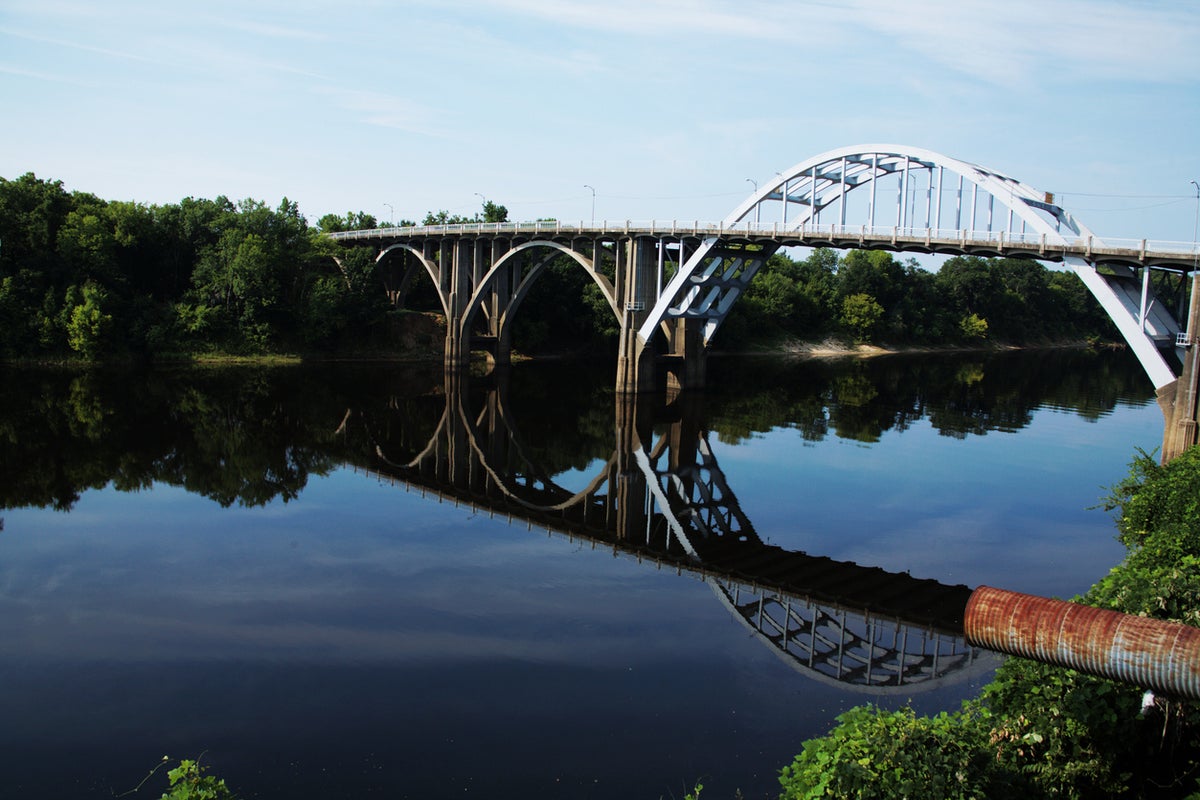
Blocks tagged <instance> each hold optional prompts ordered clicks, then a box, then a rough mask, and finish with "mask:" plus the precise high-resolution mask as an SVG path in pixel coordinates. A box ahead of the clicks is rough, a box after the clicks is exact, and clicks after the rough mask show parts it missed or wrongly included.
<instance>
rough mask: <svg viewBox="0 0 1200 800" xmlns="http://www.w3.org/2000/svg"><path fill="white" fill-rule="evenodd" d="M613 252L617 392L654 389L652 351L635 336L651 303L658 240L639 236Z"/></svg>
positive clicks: (643, 341)
mask: <svg viewBox="0 0 1200 800" xmlns="http://www.w3.org/2000/svg"><path fill="white" fill-rule="evenodd" d="M616 251H617V252H616V255H617V268H616V280H615V288H616V294H617V299H618V301H619V302H620V303H621V309H622V311H621V339H620V344H619V348H620V349H619V350H618V352H617V391H618V392H620V393H622V394H625V393H636V392H648V391H652V390H653V389H654V353H653V352H651V351H650V349H649V347H648V346H647V343H646V341H645V340H644V339H642V338H641V337H640V336H638V328H639V327H641V324H642V323H643V322H644V321H645V320H646V317H647V315H648V314H649V309H650V307H651V306H652V305H653V298H654V279H655V270H656V267H657V264H658V241H657V240H656V239H653V238H651V237H649V236H641V237H637V238H633V239H629V240H626V241H624V242H621V243H619V244H618V246H617V248H616Z"/></svg>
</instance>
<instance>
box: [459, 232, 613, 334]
mask: <svg viewBox="0 0 1200 800" xmlns="http://www.w3.org/2000/svg"><path fill="white" fill-rule="evenodd" d="M597 246H598V245H597ZM536 248H549V249H551V250H554V251H556V252H554V253H551V254H549V255H547V257H546V258H544V259H542V260H541V261H539V262H538V263H537V265H536V266H534V268H533V269H532V270H530V271H529V273H528V274H526V275H525V276H523V277H522V279H521V283H520V285H519V286H517V287H515V288H514V289H513V292H512V296H511V298H509V300H508V302H507V303H506V305H505V307H504V310H503V312H502V314H501V319H500V328H499V333H500V335H501V336H504V335H505V334H506V333H507V332H508V327H509V326H510V325H511V324H512V319H513V315H514V314H515V313H516V311H517V309H518V308H520V306H521V302H522V301H523V300H524V299H525V296H526V295H527V294H529V290H530V288H532V286H533V284H534V282H535V281H536V280H537V278H538V276H539V275H540V274H541V272H542V270H543V269H544V268H545V266H546V264H548V263H549V262H550V260H551V259H552V258H554V257H555V256H556V255H565V256H568V257H569V258H571V260H573V261H575V263H577V264H579V266H581V267H582V268H583V269H584V271H585V272H586V273H587V274H588V276H589V277H591V279H592V282H593V283H595V284H596V285H597V286H599V287H600V292H601V293H602V294H603V295H604V299H605V300H607V301H608V305H609V308H611V309H612V312H613V316H614V318H615V319H616V320H617V321H618V322H620V319H621V315H620V311H619V306H618V305H617V301H616V291H615V290H614V288H613V285H612V283H611V282H610V281H609V280H608V278H607V277H605V276H604V275H602V274H600V273H599V272H597V271H596V269H595V265H594V263H593V261H591V260H589V259H587V258H586V257H584V256H583V255H582V254H580V253H578V252H576V251H574V250H572V249H571V248H569V247H567V246H566V245H563V244H560V243H559V242H554V241H549V240H545V239H538V240H536V241H532V242H524V243H522V244H519V245H517V246H516V247H513V248H512V249H510V250H509V251H508V252H506V253H505V254H504V255H503V256H501V257H500V258H498V259H496V262H495V263H494V264H492V266H491V268H490V269H488V271H487V272H486V273H485V274H484V275H483V277H482V278H481V279H480V281H479V283H478V285H476V286H475V289H474V291H473V292H472V294H471V299H470V300H468V301H467V304H466V306H465V307H464V309H463V314H462V319H461V321H460V323H459V324H460V328H459V330H461V331H462V334H463V335H464V336H466V335H467V332H468V331H470V329H471V328H470V326H471V323H472V321H473V320H474V318H475V314H476V313H478V311H479V309H480V308H482V307H483V301H484V299H485V298H486V297H487V296H488V294H489V292H490V291H491V289H492V286H493V284H494V282H495V280H496V277H497V276H498V275H499V274H500V271H501V270H503V269H505V268H507V267H509V266H510V263H509V262H511V261H513V260H514V259H516V258H518V257H519V256H520V254H522V253H524V252H526V251H528V250H533V249H536Z"/></svg>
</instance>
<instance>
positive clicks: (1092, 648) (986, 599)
mask: <svg viewBox="0 0 1200 800" xmlns="http://www.w3.org/2000/svg"><path fill="white" fill-rule="evenodd" d="M963 632H964V633H965V634H966V638H967V642H968V643H970V644H972V645H974V646H976V647H985V648H987V649H988V650H995V651H997V652H1000V653H1007V654H1009V655H1016V656H1022V657H1024V658H1030V659H1034V660H1035V661H1042V662H1045V663H1048V664H1057V665H1058V666H1062V667H1069V668H1071V669H1077V670H1079V671H1080V672H1087V673H1090V674H1093V675H1102V676H1104V677H1106V678H1113V679H1115V680H1119V681H1124V682H1125V683H1130V684H1133V685H1135V686H1139V687H1142V688H1146V689H1152V690H1154V691H1155V692H1157V693H1159V694H1163V695H1169V696H1173V697H1183V698H1188V699H1191V700H1197V699H1200V628H1194V627H1192V626H1190V625H1181V624H1179V623H1177V622H1167V621H1165V620H1159V619H1151V618H1149V617H1136V616H1133V615H1131V614H1122V613H1120V612H1117V611H1108V610H1106V609H1103V608H1092V607H1091V606H1084V605H1080V604H1078V603H1068V602H1066V601H1065V600H1051V599H1048V598H1045V597H1037V596H1035V595H1030V594H1021V593H1019V592H1010V591H1007V590H1005V589H996V588H993V587H991V586H980V587H979V588H978V589H976V590H975V591H974V592H972V593H971V597H970V598H969V599H968V600H967V607H966V610H965V612H964V613H963Z"/></svg>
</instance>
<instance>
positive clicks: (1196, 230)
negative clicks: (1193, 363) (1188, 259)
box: [1187, 180, 1200, 346]
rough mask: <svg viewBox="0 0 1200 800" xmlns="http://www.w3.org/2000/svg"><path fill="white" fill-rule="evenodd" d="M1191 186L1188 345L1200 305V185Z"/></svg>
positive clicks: (1190, 341) (1190, 342)
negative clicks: (1193, 203) (1198, 239)
mask: <svg viewBox="0 0 1200 800" xmlns="http://www.w3.org/2000/svg"><path fill="white" fill-rule="evenodd" d="M1191 184H1192V186H1193V187H1195V189H1196V220H1195V222H1193V223H1192V302H1191V303H1190V304H1189V305H1190V307H1189V308H1188V320H1187V339H1188V345H1189V346H1191V345H1193V344H1195V341H1196V334H1197V333H1198V331H1197V330H1196V319H1195V317H1196V312H1197V310H1198V306H1200V303H1197V296H1198V295H1200V287H1198V286H1197V284H1200V275H1197V274H1196V272H1197V267H1198V266H1200V248H1198V247H1197V245H1196V236H1197V234H1200V183H1196V181H1194V180H1193V181H1191Z"/></svg>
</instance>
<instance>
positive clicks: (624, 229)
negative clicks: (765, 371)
mask: <svg viewBox="0 0 1200 800" xmlns="http://www.w3.org/2000/svg"><path fill="white" fill-rule="evenodd" d="M464 234H476V235H486V234H490V235H503V234H514V235H520V234H535V235H536V234H547V235H555V236H569V235H614V234H615V235H631V234H632V235H650V236H751V237H754V236H760V237H769V238H776V239H777V238H781V237H782V238H788V239H791V238H796V239H822V238H829V239H854V238H858V239H860V240H862V241H866V240H871V241H883V240H890V241H900V240H903V241H905V242H914V241H915V242H920V241H925V242H930V243H932V242H958V243H961V244H963V245H967V244H973V245H987V244H994V245H996V246H997V249H1003V248H1004V247H1019V248H1037V249H1056V248H1062V247H1069V248H1080V249H1083V250H1085V251H1087V252H1089V253H1090V252H1098V253H1104V252H1111V251H1121V252H1131V253H1140V254H1141V256H1142V257H1145V255H1146V254H1147V253H1154V254H1159V255H1176V256H1193V257H1195V258H1200V245H1198V244H1197V243H1196V242H1171V241H1155V240H1150V239H1124V238H1117V239H1113V238H1107V237H1105V238H1100V237H1093V236H1087V237H1078V236H1070V235H1059V236H1058V237H1054V236H1048V235H1047V234H1037V233H1021V232H1012V231H979V230H959V229H956V228H915V227H901V226H884V225H837V224H833V225H822V224H811V223H804V224H801V225H788V224H786V223H781V222H738V223H735V224H732V225H725V224H724V223H719V222H701V221H699V220H692V221H680V220H671V221H669V222H667V221H662V220H649V221H635V220H619V221H609V220H602V221H600V222H592V223H585V222H582V221H581V222H577V223H576V222H562V221H561V220H539V221H536V222H468V223H460V224H456V225H416V226H407V227H399V226H390V227H384V228H373V229H370V230H361V231H340V232H336V233H330V234H327V235H328V236H329V237H330V238H332V239H335V240H338V241H356V240H363V239H382V238H389V237H396V236H401V237H413V238H419V237H433V236H446V235H464Z"/></svg>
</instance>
